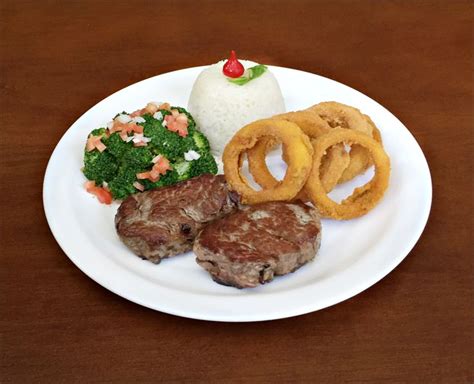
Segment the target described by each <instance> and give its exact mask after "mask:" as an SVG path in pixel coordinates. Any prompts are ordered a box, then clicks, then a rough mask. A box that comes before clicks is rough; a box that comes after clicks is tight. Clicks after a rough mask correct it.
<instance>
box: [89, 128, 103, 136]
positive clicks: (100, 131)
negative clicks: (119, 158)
mask: <svg viewBox="0 0 474 384" xmlns="http://www.w3.org/2000/svg"><path fill="white" fill-rule="evenodd" d="M105 131H106V129H105V128H97V129H93V130H92V132H91V133H90V134H89V135H92V136H100V135H103V134H104V133H105Z"/></svg>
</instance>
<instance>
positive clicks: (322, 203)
mask: <svg viewBox="0 0 474 384" xmlns="http://www.w3.org/2000/svg"><path fill="white" fill-rule="evenodd" d="M341 143H345V144H348V145H352V144H358V145H360V146H362V147H364V148H365V149H366V150H367V151H368V152H369V153H370V155H371V157H372V160H373V163H374V166H375V175H374V177H373V178H372V180H371V181H369V182H368V183H367V184H365V185H363V186H361V187H359V188H356V189H355V190H354V192H353V193H352V195H350V196H349V197H348V198H346V199H344V200H343V201H342V202H341V203H336V202H335V201H333V200H331V199H330V198H329V197H328V196H327V194H326V191H325V189H324V186H323V185H322V183H321V180H320V166H321V161H322V159H323V156H324V154H325V153H326V151H327V149H328V148H330V147H332V146H334V145H336V144H341ZM312 144H313V149H314V155H313V167H312V169H311V173H310V176H309V178H308V182H307V183H306V185H305V187H304V191H305V192H306V193H307V195H308V196H309V197H310V199H311V201H312V202H313V204H314V205H315V206H316V207H318V209H319V211H320V213H321V216H323V217H327V218H332V219H336V220H348V219H353V218H356V217H359V216H362V215H365V214H366V213H367V212H369V211H370V210H371V209H372V208H374V207H375V206H376V205H377V203H378V202H379V201H380V199H381V198H382V196H383V195H384V193H385V191H386V189H387V187H388V183H389V178H390V159H389V158H388V156H387V154H386V153H385V151H384V149H383V147H382V145H381V144H380V143H378V142H377V141H375V140H374V139H372V138H371V137H370V136H368V135H366V134H363V133H360V132H357V131H354V130H350V129H344V128H334V129H333V130H331V131H330V132H329V133H327V134H324V135H323V136H320V137H319V138H318V140H313V141H312Z"/></svg>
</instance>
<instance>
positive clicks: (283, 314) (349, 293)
mask: <svg viewBox="0 0 474 384" xmlns="http://www.w3.org/2000/svg"><path fill="white" fill-rule="evenodd" d="M206 67H208V66H206V65H204V66H196V67H187V68H182V69H177V70H174V71H170V72H166V73H162V74H158V75H156V76H151V77H149V78H146V79H143V80H140V81H138V82H136V83H133V84H130V85H128V86H126V87H124V88H122V89H119V90H117V91H115V92H114V93H112V94H110V95H108V96H106V97H105V98H103V99H102V100H100V101H99V102H97V103H95V104H94V105H93V106H91V107H90V108H89V109H88V110H87V111H86V112H84V113H83V114H82V115H81V116H79V117H78V118H77V119H76V120H75V121H74V122H73V123H72V124H71V125H70V126H69V127H68V128H67V130H66V131H65V132H64V133H63V135H62V136H61V138H60V139H59V141H58V142H57V144H56V146H55V147H54V150H53V151H52V152H51V155H50V158H49V160H48V163H47V166H46V169H45V173H44V178H43V188H42V203H43V208H44V212H45V216H46V220H47V222H48V226H49V229H50V231H51V233H52V235H53V237H54V239H55V240H56V242H57V243H58V245H59V246H60V248H61V250H62V251H63V252H64V253H65V255H66V256H67V257H68V258H69V259H70V260H71V261H72V262H73V264H74V265H75V266H76V267H77V268H78V269H79V270H81V271H82V272H83V273H84V274H85V275H86V276H88V277H89V278H91V279H92V280H93V281H95V282H96V283H98V284H99V285H101V286H102V287H104V288H105V289H107V290H109V291H111V292H113V293H115V294H117V295H118V296H120V297H123V298H125V299H127V300H129V301H132V302H134V303H136V304H139V305H142V306H144V307H147V308H150V309H153V310H157V311H160V312H164V313H168V314H172V315H175V316H180V317H186V318H191V319H197V320H206V321H221V322H256V321H268V320H277V319H283V318H288V317H294V316H299V315H304V314H307V313H310V312H315V311H318V310H321V309H324V308H328V307H331V306H333V305H336V304H339V303H341V302H343V301H345V300H348V299H350V298H352V297H354V296H356V295H358V294H359V293H361V292H363V291H365V290H367V289H368V288H370V287H371V286H373V285H374V284H376V283H378V282H379V281H380V280H382V279H383V278H384V277H385V276H387V275H388V274H389V273H390V272H392V271H393V270H395V269H396V268H397V266H398V265H399V264H400V263H401V262H402V261H403V260H404V259H405V258H406V257H407V256H408V254H409V253H410V252H411V251H412V250H413V248H414V247H415V245H416V244H417V242H418V241H419V239H420V237H421V235H422V233H423V231H424V229H425V228H426V225H427V223H428V220H429V216H430V213H431V207H432V198H433V184H432V177H431V172H430V169H429V165H428V162H427V160H426V156H425V154H424V152H423V150H422V148H421V146H420V144H419V143H418V141H417V140H416V138H415V137H414V136H413V134H412V133H411V131H410V130H409V129H408V128H407V127H406V126H405V125H404V124H403V123H402V122H401V121H400V120H399V119H398V117H397V116H395V115H394V114H393V113H391V112H390V111H389V110H388V109H387V108H385V107H384V106H383V105H381V104H380V103H379V102H377V101H376V100H374V99H373V98H372V97H369V96H367V95H366V94H364V93H362V92H360V91H358V90H356V89H354V88H352V87H350V86H348V85H345V84H343V83H341V82H338V81H336V80H333V79H330V78H327V77H324V76H321V75H318V74H315V73H311V72H307V71H303V70H300V69H295V68H288V67H281V66H273V65H269V66H268V67H269V68H270V69H271V70H272V69H277V70H290V71H297V72H301V73H303V74H304V75H305V76H308V75H309V76H316V77H319V78H322V79H324V80H326V81H327V80H329V81H330V82H333V83H335V85H337V86H343V87H346V88H349V89H350V90H351V91H352V92H354V91H355V92H356V93H358V94H360V95H361V96H363V97H365V98H368V99H370V100H371V101H372V102H374V103H375V104H376V106H377V108H380V109H382V110H384V112H385V113H388V114H390V115H391V117H392V118H394V119H396V120H397V121H398V122H399V123H400V125H401V126H403V128H404V129H405V130H406V133H408V134H409V135H410V138H411V140H412V141H413V143H414V144H415V145H416V149H417V150H418V151H419V154H420V155H421V160H422V163H421V164H420V165H421V166H422V168H423V169H424V171H425V172H426V174H425V176H426V177H427V180H426V181H427V182H428V184H427V185H426V187H427V190H426V192H427V193H428V195H427V199H426V201H425V204H424V206H423V208H424V209H423V212H419V215H418V216H419V217H420V220H419V223H422V224H421V225H419V226H418V227H417V231H416V233H415V234H412V236H411V237H410V239H409V240H410V241H407V242H406V243H405V247H404V248H403V251H402V252H399V256H398V257H396V258H394V259H393V260H392V262H391V263H388V264H387V266H386V267H385V268H383V269H381V270H380V271H379V272H378V273H377V274H374V275H372V276H370V277H368V278H366V279H364V281H363V283H360V284H359V285H358V286H357V287H352V289H346V290H345V291H343V293H342V294H339V296H337V295H331V296H330V298H331V300H328V301H330V302H331V303H329V304H323V305H313V306H311V305H310V304H311V302H310V303H305V304H303V305H300V306H298V307H297V308H292V309H289V310H288V309H287V310H285V309H282V310H281V311H280V312H279V314H278V315H275V314H274V313H273V312H272V313H270V314H269V315H268V316H267V315H266V314H262V313H260V314H259V315H258V316H248V315H242V316H239V315H236V314H230V315H228V316H222V315H221V316H219V315H214V314H211V315H209V316H203V315H202V314H199V313H190V312H189V311H186V310H184V311H183V310H181V311H179V310H173V309H168V308H162V307H159V306H157V305H154V304H152V303H148V302H146V301H143V300H141V299H140V298H137V297H135V296H134V295H130V294H128V293H127V292H124V291H123V290H119V289H115V286H111V284H107V283H104V282H103V281H100V279H98V278H96V277H95V276H94V274H93V273H92V272H91V271H88V270H86V268H83V267H81V266H80V265H79V263H78V260H76V258H75V257H73V256H71V255H69V254H68V252H66V249H65V246H64V244H63V243H62V241H61V240H60V238H59V236H57V234H56V233H55V232H54V230H53V227H52V222H53V220H52V217H51V211H50V207H49V206H48V203H47V201H46V199H47V190H46V188H47V181H48V178H49V177H50V176H49V175H50V173H51V168H52V165H51V164H52V162H53V160H54V157H55V154H56V156H57V152H58V151H59V150H58V148H59V147H60V145H61V142H62V141H63V140H64V138H65V136H66V135H67V133H68V132H69V131H70V129H71V128H72V127H73V126H74V124H76V122H78V121H79V120H81V119H82V118H83V117H84V116H85V115H87V114H89V113H90V112H91V111H92V110H93V109H95V108H100V106H101V104H103V103H105V102H106V101H107V100H108V99H109V98H112V97H113V96H114V95H116V94H117V93H119V92H124V91H126V90H127V89H128V88H130V87H134V86H137V85H138V84H141V83H144V82H148V81H150V80H151V79H154V78H157V77H160V76H167V75H170V74H173V73H177V72H182V71H186V70H196V71H197V70H199V69H204V68H206ZM335 297H336V299H334V298H335ZM308 304H309V305H308ZM303 307H304V308H303Z"/></svg>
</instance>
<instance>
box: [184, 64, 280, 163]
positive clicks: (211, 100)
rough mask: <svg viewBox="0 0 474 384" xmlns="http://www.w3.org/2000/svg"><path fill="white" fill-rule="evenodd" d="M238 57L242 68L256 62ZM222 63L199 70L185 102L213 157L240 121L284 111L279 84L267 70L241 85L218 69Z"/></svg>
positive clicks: (241, 123)
mask: <svg viewBox="0 0 474 384" xmlns="http://www.w3.org/2000/svg"><path fill="white" fill-rule="evenodd" d="M239 61H240V62H241V63H242V64H243V66H244V67H245V68H249V67H252V66H254V65H257V63H254V62H252V61H247V60H239ZM223 65H224V61H220V62H219V63H217V64H214V65H211V66H210V67H209V68H206V69H205V70H204V71H202V72H201V73H200V75H199V76H198V78H197V79H196V82H195V83H194V86H193V89H192V91H191V96H190V98H189V103H188V110H189V112H190V113H191V114H192V115H193V117H194V119H195V120H196V123H197V126H198V128H199V129H200V130H201V131H202V132H203V133H204V134H205V135H206V136H207V138H208V139H209V143H210V144H211V150H212V153H213V154H214V155H215V156H216V157H217V156H219V157H220V156H221V155H222V152H223V150H224V147H225V146H226V144H227V142H228V141H229V140H230V139H231V138H232V136H233V135H234V133H235V132H236V131H238V130H239V129H240V128H242V127H243V126H244V125H246V124H248V123H251V122H252V121H255V120H258V119H263V118H267V117H271V116H273V115H276V114H278V113H283V112H285V104H284V101H283V96H282V94H281V90H280V86H279V85H278V82H277V80H276V79H275V76H273V74H272V73H271V72H270V71H269V70H267V71H266V72H265V73H264V74H262V75H261V76H260V77H257V78H255V79H252V80H251V81H249V82H248V83H246V84H244V85H236V84H233V83H231V82H229V81H228V80H227V77H226V76H224V74H223V73H222V66H223Z"/></svg>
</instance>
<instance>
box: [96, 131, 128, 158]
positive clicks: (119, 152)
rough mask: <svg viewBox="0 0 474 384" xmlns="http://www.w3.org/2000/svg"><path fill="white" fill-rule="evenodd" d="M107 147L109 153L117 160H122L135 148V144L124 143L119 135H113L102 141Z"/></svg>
mask: <svg viewBox="0 0 474 384" xmlns="http://www.w3.org/2000/svg"><path fill="white" fill-rule="evenodd" d="M102 141H103V142H104V144H105V145H106V147H107V151H108V152H109V153H111V154H112V155H114V156H115V157H116V158H120V157H121V156H123V154H124V153H125V152H126V151H128V150H129V149H130V148H132V147H133V144H132V143H131V142H130V143H127V142H126V141H123V140H122V138H121V137H120V135H119V134H118V133H112V134H111V135H110V137H108V138H107V139H102Z"/></svg>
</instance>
